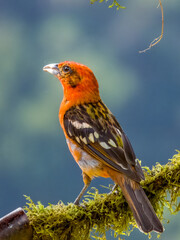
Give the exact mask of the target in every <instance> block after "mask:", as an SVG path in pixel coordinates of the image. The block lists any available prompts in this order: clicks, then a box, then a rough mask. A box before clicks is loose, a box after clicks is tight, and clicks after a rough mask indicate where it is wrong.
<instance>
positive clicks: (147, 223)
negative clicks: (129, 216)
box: [110, 173, 163, 233]
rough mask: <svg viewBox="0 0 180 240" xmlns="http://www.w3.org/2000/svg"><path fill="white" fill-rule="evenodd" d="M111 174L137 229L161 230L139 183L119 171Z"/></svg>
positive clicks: (159, 223) (144, 230)
mask: <svg viewBox="0 0 180 240" xmlns="http://www.w3.org/2000/svg"><path fill="white" fill-rule="evenodd" d="M110 175H111V174H110ZM112 175H113V176H112ZM112 175H111V176H110V177H111V178H112V179H113V180H114V182H116V183H117V184H118V185H119V186H120V187H121V189H122V192H123V194H124V196H125V198H126V200H127V202H128V204H129V206H130V208H131V210H132V212H133V215H134V218H135V220H136V223H137V225H138V228H139V230H140V231H142V232H145V233H148V232H151V231H156V232H160V233H161V232H163V226H162V224H161V222H160V221H159V219H158V217H157V216H156V213H155V211H154V209H153V207H152V205H151V203H150V201H149V200H148V198H147V196H146V194H145V192H144V190H143V189H142V188H141V186H140V184H139V183H137V182H135V181H133V180H130V179H128V178H127V177H125V176H124V175H121V174H119V173H118V174H112Z"/></svg>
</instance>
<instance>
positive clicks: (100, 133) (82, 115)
mask: <svg viewBox="0 0 180 240" xmlns="http://www.w3.org/2000/svg"><path fill="white" fill-rule="evenodd" d="M64 127H65V130H66V133H67V135H68V137H69V138H71V139H72V140H73V141H75V142H76V143H77V144H78V145H79V146H80V147H81V148H82V149H83V150H84V151H86V152H87V153H88V154H90V155H92V157H94V158H96V159H98V160H99V161H102V162H103V163H105V164H106V165H108V166H110V167H112V168H113V169H115V170H117V171H119V172H121V173H124V174H125V175H127V176H129V177H130V178H131V179H133V180H135V181H137V182H139V181H141V179H144V174H143V171H142V169H141V167H140V165H139V162H138V161H137V159H136V156H135V153H134V151H133V148H132V146H131V144H130V142H129V140H128V138H127V136H126V135H125V133H124V132H123V130H122V128H121V127H120V125H119V123H118V122H117V120H116V119H115V117H114V116H113V115H112V113H111V112H110V111H109V110H108V108H107V107H106V106H105V105H104V104H103V103H102V101H99V102H97V103H87V104H83V105H78V106H75V107H72V108H70V109H69V110H68V111H67V112H66V114H65V115H64Z"/></svg>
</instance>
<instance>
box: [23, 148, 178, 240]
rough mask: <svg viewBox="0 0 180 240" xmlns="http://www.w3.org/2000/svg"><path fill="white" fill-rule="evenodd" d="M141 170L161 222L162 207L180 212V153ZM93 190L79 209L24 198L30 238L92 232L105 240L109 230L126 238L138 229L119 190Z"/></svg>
mask: <svg viewBox="0 0 180 240" xmlns="http://www.w3.org/2000/svg"><path fill="white" fill-rule="evenodd" d="M144 169H145V177H146V180H145V181H143V182H142V184H141V185H142V187H143V188H144V190H145V192H146V194H147V196H148V198H149V199H150V201H151V203H152V205H153V207H154V209H155V212H156V213H157V215H158V217H159V218H160V219H161V220H163V212H164V208H165V207H166V208H168V209H169V210H170V212H171V214H175V213H177V212H178V211H179V210H180V203H179V201H178V197H179V196H180V151H177V154H175V155H174V156H173V158H172V159H170V160H169V162H168V163H167V164H166V165H161V164H160V163H157V164H156V166H154V167H153V168H152V170H150V169H149V168H148V167H144ZM92 190H93V191H92ZM92 190H91V192H90V193H88V195H87V196H86V198H85V200H84V201H83V203H82V205H81V206H75V205H74V204H72V203H69V204H68V205H65V204H64V203H62V202H59V203H58V204H57V205H51V204H49V206H47V207H44V206H43V205H42V204H41V203H40V202H38V204H37V205H36V204H35V203H33V201H32V200H31V199H30V198H29V197H26V198H27V200H28V203H27V206H26V207H25V210H26V211H27V215H28V218H29V220H30V225H31V226H32V228H33V230H34V231H33V239H34V240H38V239H41V240H50V239H55V240H75V239H76V240H77V239H78V240H87V239H88V240H89V239H91V238H90V237H92V230H93V232H94V231H95V232H97V233H98V234H99V237H95V238H96V239H103V240H104V239H106V237H105V233H106V232H107V231H108V230H111V231H112V232H113V233H114V236H117V235H121V234H123V235H124V234H126V235H129V234H130V232H131V231H132V230H133V228H135V227H137V226H136V223H135V220H134V218H133V216H132V212H131V210H130V208H129V207H128V205H127V203H126V200H125V199H124V197H123V195H122V193H121V190H120V189H118V191H115V192H113V193H112V194H99V193H98V190H97V189H95V188H93V189H92ZM93 239H94V238H93Z"/></svg>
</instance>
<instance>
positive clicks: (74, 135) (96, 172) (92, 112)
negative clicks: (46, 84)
mask: <svg viewBox="0 0 180 240" xmlns="http://www.w3.org/2000/svg"><path fill="white" fill-rule="evenodd" d="M43 70H44V71H45V72H48V73H50V74H52V75H54V76H55V77H57V78H58V79H59V81H60V82H61V84H62V87H63V92H64V96H63V100H62V102H61V105H60V109H59V121H60V125H61V127H62V129H63V131H64V135H65V138H66V141H67V145H68V147H69V150H70V152H71V154H72V156H73V157H74V159H75V161H76V162H77V164H78V165H79V167H80V168H81V170H82V176H83V182H84V187H83V189H82V190H81V192H80V194H79V195H78V197H77V198H76V200H75V202H74V204H76V205H79V202H80V199H81V197H82V196H83V194H84V193H85V191H86V190H87V188H88V186H89V185H90V183H91V180H92V179H93V178H95V177H104V178H111V179H112V180H113V181H114V182H115V184H117V185H119V186H120V188H121V190H122V193H123V195H124V197H125V199H126V200H127V202H128V204H129V207H130V208H131V210H132V213H133V215H134V218H135V220H136V223H137V226H138V228H139V230H140V231H141V232H144V233H149V232H151V231H155V232H159V233H162V232H163V230H164V228H163V226H162V224H161V222H160V220H159V219H158V217H157V215H156V213H155V211H154V209H153V207H152V205H151V203H150V201H149V199H148V198H147V196H146V194H145V192H144V190H143V189H142V187H141V185H140V181H141V180H144V179H145V178H144V173H143V171H142V168H141V166H140V163H139V161H138V159H137V158H136V155H135V153H134V150H133V148H132V145H131V143H130V141H129V139H128V137H127V136H126V134H125V133H124V131H123V129H122V127H121V126H120V124H119V123H118V121H117V120H116V118H115V117H114V115H113V114H112V113H111V111H110V110H109V109H108V107H107V106H106V105H105V104H104V103H103V101H102V100H101V97H100V93H99V85H98V81H97V79H96V77H95V75H94V73H93V72H92V70H91V69H90V68H88V67H87V66H85V65H83V64H81V63H77V62H73V61H64V62H60V63H52V64H48V65H46V66H44V67H43Z"/></svg>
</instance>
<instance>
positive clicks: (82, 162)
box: [67, 139, 109, 179]
mask: <svg viewBox="0 0 180 240" xmlns="http://www.w3.org/2000/svg"><path fill="white" fill-rule="evenodd" d="M67 144H68V147H69V150H70V152H71V154H72V155H73V157H74V159H75V161H76V162H77V164H78V165H79V167H80V168H81V170H82V171H83V172H85V173H86V174H87V175H88V176H89V177H90V178H91V179H92V178H94V177H105V178H106V177H109V175H108V174H107V173H106V170H105V169H106V166H105V165H104V164H103V163H102V162H100V161H98V160H97V159H95V158H93V157H92V156H91V155H89V154H88V153H86V152H85V151H84V150H83V149H81V148H80V147H79V146H78V145H77V144H75V143H73V142H72V141H71V140H69V139H67Z"/></svg>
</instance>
